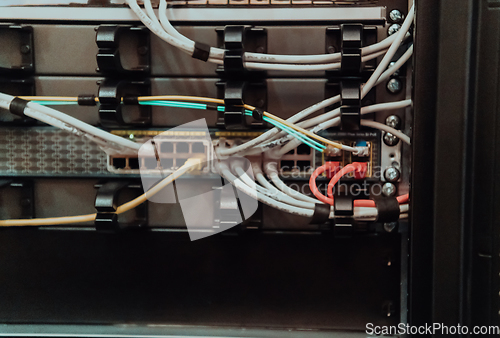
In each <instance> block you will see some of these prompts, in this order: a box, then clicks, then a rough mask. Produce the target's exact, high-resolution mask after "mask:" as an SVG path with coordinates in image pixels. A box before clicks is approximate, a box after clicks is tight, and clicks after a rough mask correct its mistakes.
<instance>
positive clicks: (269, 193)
mask: <svg viewBox="0 0 500 338" xmlns="http://www.w3.org/2000/svg"><path fill="white" fill-rule="evenodd" d="M219 169H220V171H221V174H222V176H223V177H224V178H226V179H227V180H228V181H229V182H230V183H231V184H232V185H234V186H235V187H236V188H237V189H238V190H240V191H242V192H243V193H245V194H246V195H248V196H250V197H252V198H255V199H257V200H258V201H259V202H261V203H264V204H266V205H268V206H270V207H272V208H275V209H278V210H281V211H284V212H287V213H291V214H294V215H299V216H304V217H309V218H310V217H312V216H313V215H314V210H315V207H316V202H318V201H316V200H313V201H314V202H311V203H309V202H304V201H300V200H295V199H294V198H293V197H291V196H288V197H287V196H286V195H285V196H283V195H281V196H280V198H279V199H276V196H279V192H278V193H273V190H274V189H275V188H273V187H272V185H271V184H270V183H269V182H267V180H266V179H265V178H264V176H263V175H262V173H261V172H259V171H258V172H257V173H256V176H257V179H258V181H259V183H261V184H262V186H259V185H257V184H256V182H254V181H253V180H252V179H251V178H250V177H249V176H248V175H247V173H246V172H245V171H244V170H243V169H242V168H241V167H237V166H236V167H234V168H233V169H234V171H235V172H236V175H238V177H236V176H235V175H234V174H233V173H232V172H231V170H230V169H229V167H228V166H227V165H226V164H225V163H221V164H220V165H219ZM266 186H267V187H269V188H265V187H266ZM293 191H294V192H295V190H293ZM294 195H295V196H296V194H295V193H294ZM297 205H299V206H297ZM353 211H354V215H353V216H354V219H356V220H359V221H366V222H368V221H376V220H377V217H378V211H377V209H376V208H373V207H370V208H367V207H354V210H353ZM408 211H409V205H408V204H404V205H400V212H401V218H405V217H406V216H405V213H407V212H408ZM333 218H335V214H334V212H333V210H332V212H331V213H330V219H333Z"/></svg>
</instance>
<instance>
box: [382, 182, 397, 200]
mask: <svg viewBox="0 0 500 338" xmlns="http://www.w3.org/2000/svg"><path fill="white" fill-rule="evenodd" d="M382 194H384V196H386V197H391V196H394V195H396V186H395V185H394V184H392V183H389V182H387V183H385V184H384V185H383V186H382Z"/></svg>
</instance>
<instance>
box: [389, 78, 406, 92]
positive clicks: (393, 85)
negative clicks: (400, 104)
mask: <svg viewBox="0 0 500 338" xmlns="http://www.w3.org/2000/svg"><path fill="white" fill-rule="evenodd" d="M402 89H403V83H402V82H401V81H400V80H398V79H390V80H389V82H387V90H388V91H389V92H391V93H392V94H397V93H399V92H400V91H401V90H402Z"/></svg>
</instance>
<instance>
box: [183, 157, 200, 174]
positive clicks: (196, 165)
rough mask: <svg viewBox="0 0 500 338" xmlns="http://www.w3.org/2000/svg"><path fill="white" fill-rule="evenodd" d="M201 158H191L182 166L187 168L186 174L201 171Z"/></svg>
mask: <svg viewBox="0 0 500 338" xmlns="http://www.w3.org/2000/svg"><path fill="white" fill-rule="evenodd" d="M203 160H204V159H203V158H197V157H192V158H190V159H188V160H187V161H186V163H185V164H184V165H185V166H188V167H189V168H188V170H187V172H192V171H201V170H203Z"/></svg>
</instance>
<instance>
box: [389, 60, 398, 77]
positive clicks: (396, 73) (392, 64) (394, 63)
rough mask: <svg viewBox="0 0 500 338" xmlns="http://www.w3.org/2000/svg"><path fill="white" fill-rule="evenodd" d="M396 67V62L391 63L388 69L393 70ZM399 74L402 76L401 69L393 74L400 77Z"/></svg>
mask: <svg viewBox="0 0 500 338" xmlns="http://www.w3.org/2000/svg"><path fill="white" fill-rule="evenodd" d="M395 65H396V62H394V61H393V62H391V63H389V67H387V69H391V68H392V67H394V66H395ZM399 74H401V72H400V71H399V69H398V70H396V71H395V72H394V74H393V75H395V76H399Z"/></svg>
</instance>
